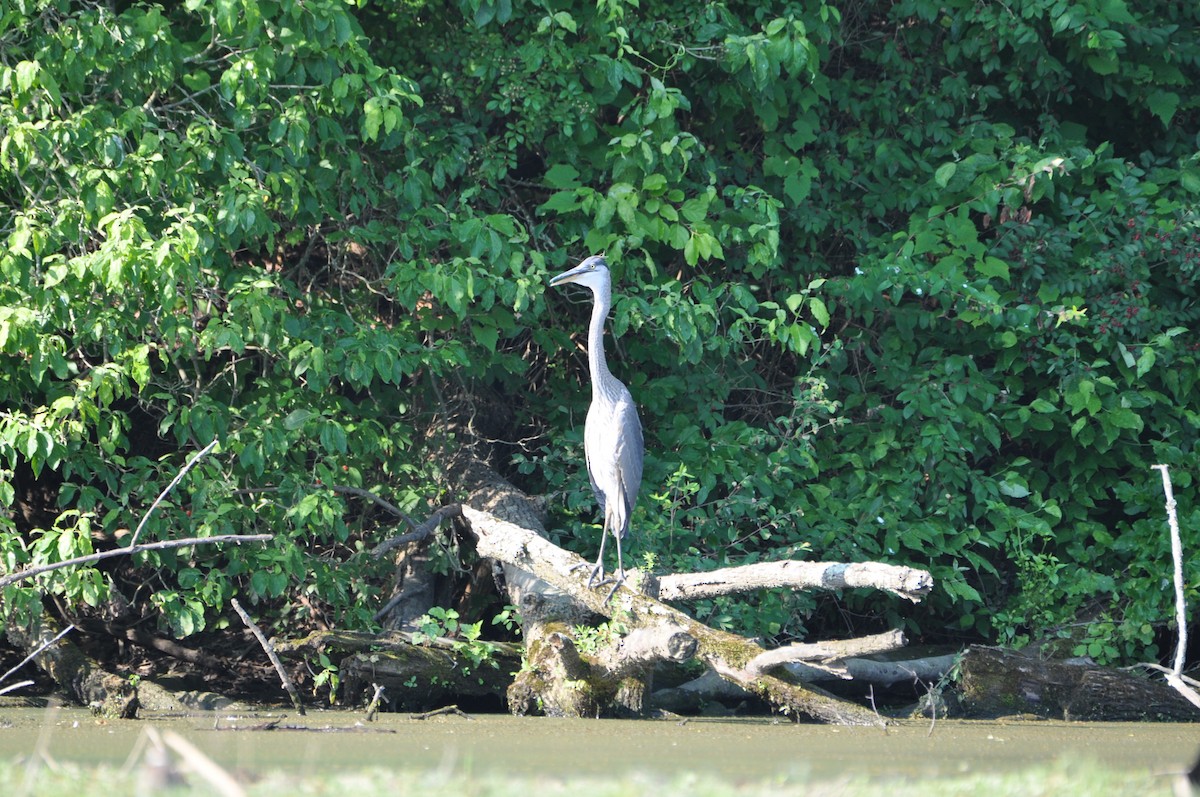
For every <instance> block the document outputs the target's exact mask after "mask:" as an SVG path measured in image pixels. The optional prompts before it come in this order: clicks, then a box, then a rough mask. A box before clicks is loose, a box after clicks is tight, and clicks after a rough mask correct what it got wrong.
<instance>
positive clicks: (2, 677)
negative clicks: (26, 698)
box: [0, 623, 75, 695]
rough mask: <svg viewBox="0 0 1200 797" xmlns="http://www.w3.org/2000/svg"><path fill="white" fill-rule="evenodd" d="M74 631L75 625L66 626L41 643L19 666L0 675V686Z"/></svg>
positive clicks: (0, 693)
mask: <svg viewBox="0 0 1200 797" xmlns="http://www.w3.org/2000/svg"><path fill="white" fill-rule="evenodd" d="M74 630H75V624H74V623H71V624H70V625H69V626H67V627H66V628H64V629H63V630H61V631H59V632H58V634H57V635H55V637H54V638H53V639H48V640H46V641H45V642H43V643H42V644H40V645H38V647H37V650H35V651H33V652H32V653H30V654H29V655H28V656H26V657H25V658H23V659H21V661H20V663H19V664H17V666H16V667H13V668H12V669H11V670H9V671H8V672H6V673H4V675H0V684H2V683H4V682H5V681H7V680H8V676H10V675H12V674H13V673H14V672H16V671H17V670H19V669H21V668H22V667H24V666H25V665H26V664H28V663H29V662H30V661H31V660H32V659H33V658H34V657H35V656H37V655H38V654H39V653H41V652H42V651H43V650H45V649H46V648H48V647H50V646H51V645H53V644H54V643H55V642H57V641H58V640H60V639H62V638H63V637H65V636H66V635H67V634H69V633H71V632H72V631H74ZM14 688H15V687H14ZM4 691H5V692H7V691H9V690H7V689H6V690H4ZM2 694H4V692H0V695H2Z"/></svg>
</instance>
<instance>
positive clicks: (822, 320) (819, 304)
mask: <svg viewBox="0 0 1200 797" xmlns="http://www.w3.org/2000/svg"><path fill="white" fill-rule="evenodd" d="M808 311H809V312H810V313H812V315H813V318H814V319H816V321H817V323H818V324H820V326H821V328H822V329H824V328H826V327H828V326H829V308H827V307H826V306H825V302H823V301H821V299H820V298H818V297H816V296H813V297H811V298H810V299H809V300H808Z"/></svg>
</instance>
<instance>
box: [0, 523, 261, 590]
mask: <svg viewBox="0 0 1200 797" xmlns="http://www.w3.org/2000/svg"><path fill="white" fill-rule="evenodd" d="M274 538H275V535H274V534H218V535H217V536H215V537H189V538H187V539H184V540H162V541H161V542H148V543H144V544H142V545H133V546H129V547H126V548H114V549H113V550H111V551H101V552H100V553H93V554H88V555H87V556H76V557H75V558H74V559H64V560H63V561H61V562H55V563H53V564H49V565H40V566H38V567H31V568H28V569H26V570H21V571H20V572H17V573H12V574H11V575H7V576H4V577H3V578H0V589H4V588H5V587H7V586H9V585H11V584H16V583H17V582H18V581H24V580H25V579H28V578H34V577H35V576H40V575H42V574H44V573H49V572H51V571H54V570H61V569H62V568H64V567H74V566H75V565H86V564H91V563H92V562H99V561H100V560H102V559H111V558H112V557H114V556H132V555H133V554H135V553H142V552H143V551H161V550H163V549H165V548H185V547H187V546H189V545H211V544H213V543H216V542H235V543H238V542H265V541H266V540H272V539H274Z"/></svg>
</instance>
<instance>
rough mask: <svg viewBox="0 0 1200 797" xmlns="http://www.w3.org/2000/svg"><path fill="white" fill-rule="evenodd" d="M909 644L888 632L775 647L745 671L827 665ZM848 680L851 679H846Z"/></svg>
mask: <svg viewBox="0 0 1200 797" xmlns="http://www.w3.org/2000/svg"><path fill="white" fill-rule="evenodd" d="M906 644H907V642H906V641H905V639H904V633H903V632H902V631H888V632H885V633H882V634H874V635H872V636H868V637H860V638H858V639H832V640H826V641H824V642H807V643H798V644H795V645H785V646H783V647H781V648H773V649H771V650H767V651H764V652H762V653H760V654H759V655H757V656H755V657H754V658H753V659H751V660H750V662H749V663H748V664H746V671H747V672H752V673H764V672H767V671H768V670H771V669H773V668H775V667H778V666H780V665H782V664H791V663H793V662H807V663H810V664H811V663H812V662H814V661H819V662H823V663H825V664H828V663H830V662H833V661H838V660H840V659H846V658H849V657H851V656H865V655H867V654H870V653H880V652H882V651H885V650H896V649H897V648H902V647H904V646H905V645H906ZM846 677H849V676H846Z"/></svg>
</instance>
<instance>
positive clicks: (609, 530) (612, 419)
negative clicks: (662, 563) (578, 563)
mask: <svg viewBox="0 0 1200 797" xmlns="http://www.w3.org/2000/svg"><path fill="white" fill-rule="evenodd" d="M572 282H573V283H577V284H579V285H584V286H586V287H588V288H590V289H591V291H592V300H593V304H592V318H591V322H590V324H589V325H588V371H589V373H590V376H591V382H592V403H591V406H590V407H588V414H587V421H586V422H585V423H584V431H583V441H584V453H585V454H586V457H587V469H588V477H589V478H590V479H591V483H592V492H594V493H595V495H596V501H597V503H598V504H599V505H600V513H601V515H602V516H603V518H604V531H603V532H602V535H603V536H601V538H600V555H599V557H598V558H597V559H596V566H595V567H594V568H593V570H592V575H591V578H589V579H588V584H589V586H591V585H592V584H594V583H595V581H596V579H597V577H602V576H603V573H604V543H605V541H606V540H607V538H608V535H609V534H612V535H613V539H614V540H615V541H616V546H617V570H616V572H615V574H614V576H615V577H614V582H615V584H620V583H621V581H623V580H624V577H625V568H624V563H623V562H622V561H621V539H622V538H623V537H624V536H625V534H626V532H628V530H629V518H630V515H632V514H633V507H634V504H635V503H636V502H637V494H638V490H639V489H640V487H641V484H642V461H643V458H644V452H645V446H644V442H643V440H642V424H641V421H640V420H639V419H638V414H637V408H636V407H635V406H634V403H633V397H632V396H630V394H629V389H628V388H626V387H625V385H623V384H622V383H621V381H620V380H619V379H617V378H616V377H615V376H613V375H612V372H610V371H609V370H608V363H607V361H606V360H605V357H604V321H605V319H606V318H607V317H608V312H609V310H610V309H611V307H612V277H611V276H610V274H609V270H608V262H607V261H606V260H605V259H604V257H603V256H599V255H594V256H592V257H589V258H587V259H585V260H584V261H582V262H581V263H580V264H579V265H577V266H576V267H575V268H573V269H570V270H569V271H565V272H563V273H562V274H559V275H558V276H556V277H554V278H553V279H552V280H550V284H551V285H563V284H566V283H572ZM601 583H608V582H606V581H605V580H604V579H603V578H601ZM614 589H615V586H614Z"/></svg>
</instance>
